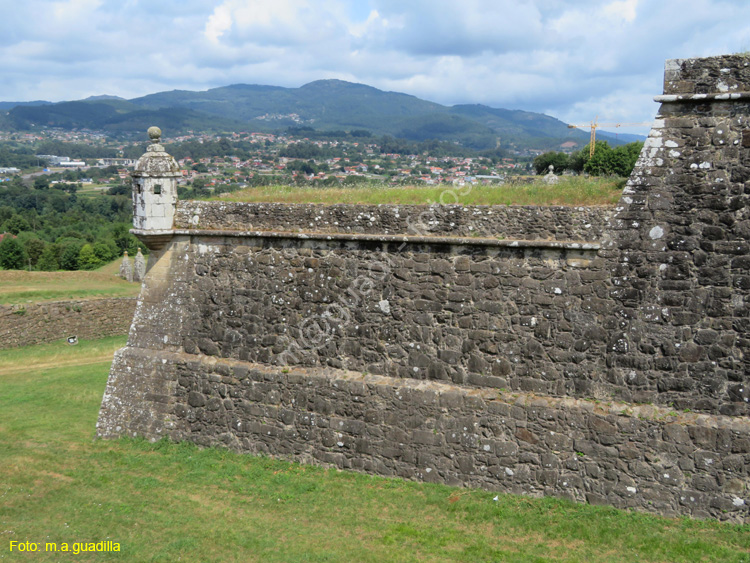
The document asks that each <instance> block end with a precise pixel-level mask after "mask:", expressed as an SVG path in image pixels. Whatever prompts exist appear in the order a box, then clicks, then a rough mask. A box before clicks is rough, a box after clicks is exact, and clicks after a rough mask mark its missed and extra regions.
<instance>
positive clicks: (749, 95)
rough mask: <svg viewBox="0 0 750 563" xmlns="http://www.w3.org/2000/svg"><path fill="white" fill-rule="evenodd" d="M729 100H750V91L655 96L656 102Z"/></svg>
mask: <svg viewBox="0 0 750 563" xmlns="http://www.w3.org/2000/svg"><path fill="white" fill-rule="evenodd" d="M728 100H750V92H722V93H718V94H664V95H661V96H654V101H655V102H660V103H670V102H704V101H718V102H722V101H728Z"/></svg>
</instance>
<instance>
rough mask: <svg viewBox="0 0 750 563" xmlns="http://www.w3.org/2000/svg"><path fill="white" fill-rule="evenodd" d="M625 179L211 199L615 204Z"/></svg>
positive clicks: (283, 190) (290, 190) (281, 189)
mask: <svg viewBox="0 0 750 563" xmlns="http://www.w3.org/2000/svg"><path fill="white" fill-rule="evenodd" d="M624 184H625V179H624V178H620V179H617V178H616V179H610V178H583V177H578V176H563V177H561V178H560V182H559V183H558V184H556V185H554V186H548V185H547V184H545V183H544V182H542V181H541V180H538V181H536V182H534V183H533V184H506V185H502V186H463V187H461V186H420V187H414V186H407V187H399V188H395V187H390V186H388V185H386V184H383V185H382V186H377V185H376V186H367V187H351V188H300V187H297V186H265V187H258V188H248V189H246V190H242V191H239V192H234V193H232V194H226V195H223V196H221V197H217V198H214V199H220V200H222V201H247V202H283V203H326V204H334V203H359V204H381V203H392V204H425V203H427V204H432V203H443V204H455V203H458V204H460V205H614V204H616V203H617V201H618V200H619V199H620V195H621V193H622V188H623V186H624Z"/></svg>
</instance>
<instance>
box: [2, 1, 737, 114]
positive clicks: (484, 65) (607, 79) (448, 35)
mask: <svg viewBox="0 0 750 563" xmlns="http://www.w3.org/2000/svg"><path fill="white" fill-rule="evenodd" d="M3 15H4V17H3V19H2V21H0V57H2V60H3V66H2V71H0V78H2V79H3V95H2V97H3V98H4V99H6V100H11V99H20V100H23V99H49V100H53V101H54V100H61V99H75V98H80V97H86V96H88V95H92V94H103V93H110V94H116V95H121V96H124V97H135V96H138V95H144V94H148V93H151V92H155V91H159V90H170V89H175V88H187V89H205V88H209V87H214V86H222V85H226V84H231V83H242V82H246V83H257V84H273V85H281V86H300V85H302V84H304V83H306V82H309V81H312V80H316V79H320V78H342V79H346V80H350V81H354V82H364V83H366V84H370V85H372V86H375V87H379V88H383V89H387V90H396V91H404V92H406V93H410V94H414V95H418V96H420V97H423V98H426V99H429V100H433V101H437V102H440V103H445V104H455V103H484V104H487V105H492V106H494V107H506V108H509V109H526V110H531V111H547V112H549V113H552V114H554V115H556V116H558V117H560V118H563V119H564V120H566V121H575V122H578V121H581V122H586V121H590V120H591V119H592V118H593V117H594V116H595V115H600V116H601V117H602V118H605V117H606V119H608V120H617V121H641V120H648V119H651V118H652V117H653V115H654V113H655V110H656V106H655V104H654V103H653V102H652V96H653V95H656V94H659V93H660V89H661V73H662V68H663V63H664V59H666V58H674V57H690V56H704V55H711V54H721V53H725V52H732V51H739V50H748V49H750V26H748V25H746V22H747V21H750V3H748V2H746V0H661V1H659V2H649V1H646V0H641V1H640V2H639V1H638V0H605V1H601V0H564V1H563V0H463V1H462V2H460V3H459V2H455V0H430V1H428V0H410V1H409V2H404V1H403V0H369V1H363V0H222V1H211V0H159V1H158V2H148V1H146V0H124V1H121V2H117V3H116V2H104V1H103V0H60V1H57V2H49V1H43V0H26V1H25V2H20V3H16V4H14V6H13V9H8V10H6V11H5V13H4V14H3Z"/></svg>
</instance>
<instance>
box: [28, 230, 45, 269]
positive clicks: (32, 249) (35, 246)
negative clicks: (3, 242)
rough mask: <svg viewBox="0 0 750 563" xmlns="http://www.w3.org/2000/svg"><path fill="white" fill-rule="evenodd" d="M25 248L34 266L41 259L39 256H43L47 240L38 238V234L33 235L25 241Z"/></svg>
mask: <svg viewBox="0 0 750 563" xmlns="http://www.w3.org/2000/svg"><path fill="white" fill-rule="evenodd" d="M22 244H23V249H24V250H25V251H26V254H27V255H28V258H29V262H30V263H31V265H32V266H36V264H37V262H38V261H39V258H40V257H41V255H42V253H43V252H44V248H45V246H46V244H45V242H44V241H43V240H41V239H38V238H36V236H31V237H29V238H27V239H26V240H24V241H23V243H22Z"/></svg>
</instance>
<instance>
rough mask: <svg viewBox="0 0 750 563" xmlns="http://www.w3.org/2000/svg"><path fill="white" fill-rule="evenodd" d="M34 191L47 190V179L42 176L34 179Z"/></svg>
mask: <svg viewBox="0 0 750 563" xmlns="http://www.w3.org/2000/svg"><path fill="white" fill-rule="evenodd" d="M34 189H35V190H47V189H49V178H48V177H47V176H45V175H44V174H42V175H41V176H37V177H36V178H34Z"/></svg>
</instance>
